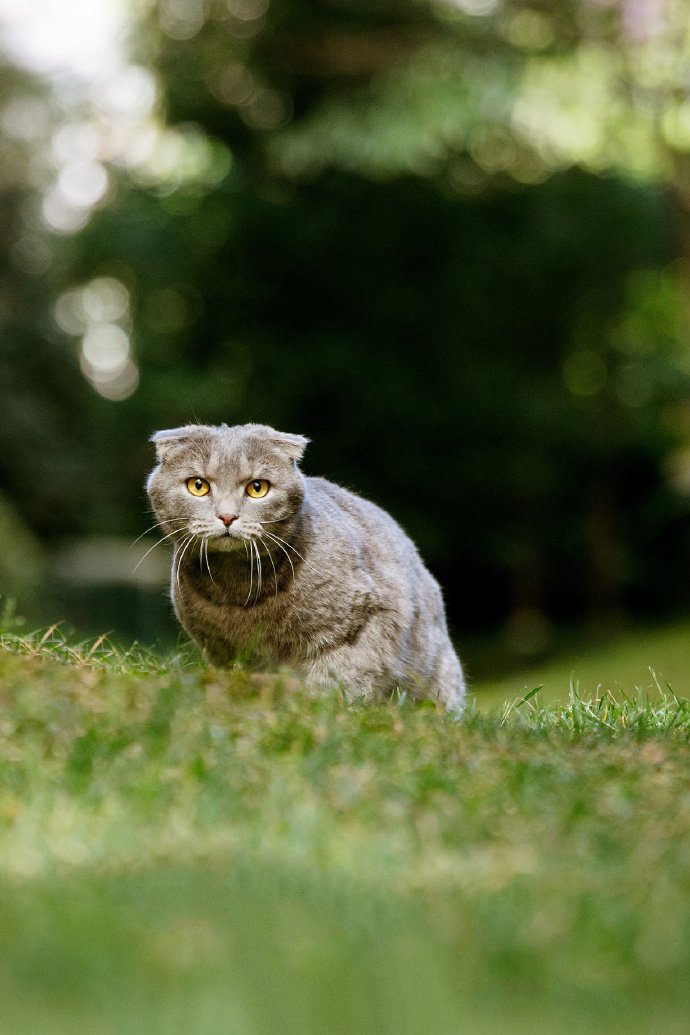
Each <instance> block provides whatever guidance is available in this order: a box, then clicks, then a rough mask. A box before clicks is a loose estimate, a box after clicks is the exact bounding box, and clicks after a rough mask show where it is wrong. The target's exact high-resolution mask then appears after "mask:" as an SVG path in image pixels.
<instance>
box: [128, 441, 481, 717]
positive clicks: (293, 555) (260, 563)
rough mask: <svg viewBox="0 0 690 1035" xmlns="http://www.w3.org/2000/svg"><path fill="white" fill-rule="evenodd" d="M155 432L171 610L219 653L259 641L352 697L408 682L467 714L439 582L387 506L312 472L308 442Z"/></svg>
mask: <svg viewBox="0 0 690 1035" xmlns="http://www.w3.org/2000/svg"><path fill="white" fill-rule="evenodd" d="M152 441H153V442H154V443H155V446H156V453H157V460H158V463H157V466H156V467H155V468H154V470H153V471H152V472H151V474H150V476H149V479H148V482H147V490H148V494H149V497H150V500H151V504H152V506H153V510H154V513H155V516H156V518H157V520H158V524H159V526H160V528H161V530H162V532H163V534H164V536H165V537H166V538H169V539H170V540H171V541H172V544H173V561H172V574H171V596H172V601H173V606H174V608H175V612H176V614H177V617H178V619H179V621H180V623H181V624H182V626H183V627H184V629H185V630H186V631H187V633H189V635H190V636H191V637H192V638H193V639H195V640H196V641H197V642H198V643H199V644H200V645H201V647H202V648H203V649H204V650H205V651H206V653H207V654H208V656H209V657H210V659H211V660H212V661H213V662H215V663H217V664H220V665H227V664H231V663H232V661H233V659H235V658H236V656H237V655H238V653H245V652H246V651H248V650H253V651H255V652H257V653H258V654H259V655H261V656H263V657H267V658H268V659H270V660H271V661H272V662H274V663H276V664H285V665H288V666H290V667H293V668H294V669H296V670H297V671H299V672H301V673H302V674H303V675H304V676H305V677H306V679H307V681H308V682H310V683H316V684H324V685H340V686H342V687H343V689H344V690H345V692H346V693H347V694H348V696H350V697H358V696H363V697H365V698H367V699H372V700H377V699H383V698H385V697H387V696H390V695H391V694H393V693H394V692H395V691H396V690H397V689H399V690H401V691H407V693H408V694H409V695H411V696H412V697H415V698H430V699H432V700H434V701H439V702H440V703H442V704H443V705H445V706H446V707H447V708H448V709H451V710H453V711H456V712H457V711H459V710H460V709H461V707H462V703H463V699H464V696H465V683H464V679H463V673H462V668H461V665H460V662H459V660H458V658H457V656H456V654H455V651H454V650H453V647H452V645H451V642H450V639H449V636H448V630H447V627H446V619H445V613H444V607H443V601H442V598H441V592H440V590H439V587H438V584H437V583H436V581H435V580H434V579H433V578H432V576H431V575H430V574H429V572H428V571H427V569H426V568H425V567H424V564H423V563H422V561H421V559H420V556H419V554H418V553H417V550H416V548H415V546H414V545H413V543H412V542H411V540H410V539H409V538H408V537H407V535H406V534H405V533H404V532H403V530H402V529H401V528H400V526H399V525H398V524H397V523H396V522H395V521H394V520H393V518H391V517H390V516H389V515H388V514H387V513H385V512H384V511H383V510H381V509H380V508H379V507H377V506H375V505H374V504H373V503H370V502H368V501H367V500H364V499H362V498H360V497H359V496H356V495H355V494H354V493H352V492H349V491H347V490H346V489H343V488H340V487H339V486H338V485H334V484H333V483H332V482H329V481H326V479H324V478H312V477H306V476H305V475H303V474H302V472H301V471H300V469H299V466H298V463H299V460H300V459H301V457H302V453H303V452H304V448H305V446H306V445H307V441H308V440H307V439H306V438H303V437H302V436H301V435H288V434H284V433H282V432H279V431H275V430H274V429H273V428H269V427H266V426H265V425H261V424H244V425H240V426H237V427H228V426H227V425H225V424H221V425H220V426H208V425H188V426H186V427H182V428H175V429H174V430H170V431H159V432H156V434H155V435H153V438H152Z"/></svg>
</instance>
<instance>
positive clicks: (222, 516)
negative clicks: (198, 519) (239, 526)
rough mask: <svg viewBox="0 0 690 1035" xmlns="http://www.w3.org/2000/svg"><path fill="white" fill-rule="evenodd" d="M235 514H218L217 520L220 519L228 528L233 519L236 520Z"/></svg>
mask: <svg viewBox="0 0 690 1035" xmlns="http://www.w3.org/2000/svg"><path fill="white" fill-rule="evenodd" d="M237 518H238V515H237V514H219V515H218V520H219V521H222V522H223V524H224V525H225V527H226V528H230V525H231V524H232V523H233V521H237Z"/></svg>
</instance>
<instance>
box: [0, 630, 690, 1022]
mask: <svg viewBox="0 0 690 1035" xmlns="http://www.w3.org/2000/svg"><path fill="white" fill-rule="evenodd" d="M619 654H620V656H621V667H623V666H624V661H623V649H622V647H620V648H619ZM535 685H536V684H535ZM533 689H534V687H530V689H529V691H527V692H525V693H523V694H522V696H521V698H520V697H517V696H516V695H515V694H514V693H513V694H512V696H511V698H510V700H509V703H508V704H506V705H505V707H504V708H502V709H500V710H495V711H493V712H492V711H491V710H482V709H480V708H479V707H477V706H476V705H473V706H471V707H470V709H469V710H468V714H467V717H466V719H465V720H464V721H463V722H462V723H457V722H454V721H453V720H451V719H449V718H448V717H446V716H445V715H444V714H442V713H441V712H439V711H437V710H436V709H435V708H433V707H412V706H410V705H409V704H406V703H405V702H398V703H397V704H393V705H390V706H387V707H364V706H360V705H356V704H355V705H346V704H344V703H343V701H342V700H341V699H340V698H339V696H338V695H337V694H333V695H321V696H318V697H317V696H312V695H309V694H308V693H306V692H305V691H304V690H303V689H300V688H299V687H295V685H294V681H293V680H291V679H290V678H289V677H288V676H287V675H283V676H281V675H270V674H265V673H264V674H260V673H252V672H250V671H241V670H240V671H235V672H232V673H228V672H221V671H218V670H214V669H208V668H206V667H204V666H203V665H202V664H201V663H200V661H199V659H198V658H197V657H196V656H195V655H194V654H193V653H192V652H188V651H183V652H180V653H178V654H177V655H171V656H168V657H166V658H164V659H160V658H157V657H155V656H154V655H150V654H148V653H147V652H145V651H141V650H139V649H132V650H130V651H120V650H117V649H115V648H113V647H112V646H110V645H109V644H108V643H107V642H106V641H103V640H102V641H96V642H94V643H91V644H82V645H74V644H71V643H68V642H66V641H65V639H64V638H62V637H61V636H60V635H59V634H58V633H57V632H56V631H55V630H49V631H48V632H46V633H42V634H35V635H27V636H22V635H18V634H17V633H16V632H6V633H4V634H3V635H2V637H0V1031H1V1032H2V1035H23V1033H25V1032H26V1033H28V1032H32V1033H33V1032H35V1031H40V1032H41V1035H53V1033H55V1035H76V1033H82V1032H84V1031H89V1032H93V1033H95V1035H111V1033H113V1035H114V1033H118V1035H119V1033H127V1035H130V1033H133V1035H137V1033H142V1035H144V1033H145V1035H149V1033H151V1035H157V1033H161V1035H164V1033H171V1035H172V1033H178V1032H184V1033H185V1035H187V1033H189V1035H197V1033H199V1035H202V1033H203V1035H216V1033H221V1032H222V1033H225V1032H232V1033H233V1035H234V1033H238V1035H264V1033H266V1035H269V1033H270V1035H273V1033H274V1032H275V1033H280V1035H282V1033H288V1035H291V1033H293V1032H294V1033H298V1032H299V1033H306V1035H310V1033H319V1035H321V1033H328V1035H330V1033H334V1035H340V1033H343V1035H345V1033H352V1032H357V1033H368V1032H372V1033H373V1032H377V1033H388V1032H391V1033H393V1032H395V1033H396V1035H397V1033H410V1035H413V1033H414V1035H416V1033H418V1032H420V1031H424V1032H428V1033H430V1035H437V1033H438V1035H455V1033H457V1032H472V1033H482V1032H487V1033H488V1032H492V1033H496V1032H498V1033H504V1032H505V1033H511V1035H512V1033H516V1035H519V1033H522V1032H532V1033H551V1032H553V1033H556V1032H561V1031H563V1030H569V1031H572V1032H580V1031H581V1032H591V1031H593V1030H605V1031H607V1032H614V1033H615V1032H620V1033H623V1032H625V1033H626V1035H627V1033H633V1035H635V1033H638V1032H640V1033H642V1032H645V1033H656V1032H659V1033H661V1032H663V1033H667V1032H670V1033H673V1032H677V1033H680V1032H684V1031H686V1030H687V1016H688V1012H687V1011H688V1007H689V1005H690V1004H689V1002H688V1000H689V999H690V995H689V994H688V974H689V972H690V766H689V765H688V761H689V757H688V756H689V749H688V736H689V733H690V705H689V704H688V702H687V701H686V700H685V699H684V698H683V697H682V696H680V694H679V695H678V696H676V694H674V693H673V692H672V691H671V690H670V689H668V688H666V687H665V686H664V685H663V683H661V682H660V683H659V687H657V686H655V685H654V686H652V688H651V689H650V690H643V691H639V692H636V691H635V690H634V689H626V690H625V696H623V695H622V694H621V693H614V692H613V691H612V690H609V689H608V688H604V687H602V688H601V689H600V690H599V691H598V692H596V693H594V694H589V693H583V692H582V691H580V692H579V693H578V692H575V691H570V692H569V691H568V690H567V684H566V685H564V687H563V690H564V693H563V700H562V701H561V702H553V701H549V700H545V699H544V698H543V696H542V695H541V694H540V693H532V690H533Z"/></svg>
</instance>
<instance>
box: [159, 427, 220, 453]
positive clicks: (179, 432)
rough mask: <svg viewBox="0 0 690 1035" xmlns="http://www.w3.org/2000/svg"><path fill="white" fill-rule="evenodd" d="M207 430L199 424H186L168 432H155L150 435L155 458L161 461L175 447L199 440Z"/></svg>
mask: <svg viewBox="0 0 690 1035" xmlns="http://www.w3.org/2000/svg"><path fill="white" fill-rule="evenodd" d="M206 431H207V429H206V428H204V427H203V426H202V425H200V424H187V425H185V427H183V428H170V429H169V430H168V431H156V432H155V433H154V434H153V435H151V439H150V441H151V442H153V444H154V445H155V447H156V456H157V458H158V459H159V460H163V459H164V458H165V457H166V455H167V454H168V453H169V452H170V451H171V450H172V449H174V448H176V447H177V446H181V445H183V444H184V443H185V442H189V441H191V440H192V439H195V438H199V437H200V436H201V435H203V434H204V432H206Z"/></svg>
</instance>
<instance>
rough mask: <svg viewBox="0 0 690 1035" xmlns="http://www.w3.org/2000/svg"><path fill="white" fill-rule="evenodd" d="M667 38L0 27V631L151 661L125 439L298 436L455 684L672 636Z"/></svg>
mask: <svg viewBox="0 0 690 1035" xmlns="http://www.w3.org/2000/svg"><path fill="white" fill-rule="evenodd" d="M689 39H690V37H689V34H688V21H687V8H686V6H685V3H684V0H569V2H559V0H550V2H540V0H526V2H522V0H431V2H429V0H426V2H425V0H366V2H364V0H362V2H357V0H289V2H288V0H157V2H154V0H91V2H90V3H89V4H88V5H84V4H81V3H79V2H78V0H0V47H1V48H2V75H1V76H0V219H1V221H2V224H1V225H2V234H1V235H0V338H1V340H0V593H1V594H2V598H3V599H2V601H0V603H3V602H4V605H5V607H6V608H12V607H14V608H15V609H16V611H17V613H18V614H21V615H23V616H25V617H26V619H27V620H28V621H30V622H32V623H39V622H43V623H53V622H57V621H60V622H63V623H64V624H65V627H66V628H68V629H70V628H71V629H75V630H77V631H78V632H80V633H81V632H83V633H84V634H92V633H93V634H98V633H102V632H105V631H111V632H112V633H113V634H114V635H115V637H116V638H119V639H122V640H128V641H129V640H132V639H135V638H136V639H138V640H140V641H142V642H144V643H160V644H165V643H168V642H171V641H172V640H173V639H174V638H175V636H176V630H175V625H174V622H173V621H172V620H171V616H170V608H169V605H168V603H167V600H166V594H165V582H166V578H167V574H166V573H167V566H168V558H167V556H166V555H165V553H164V551H165V547H164V546H160V547H157V548H155V549H153V550H152V551H151V552H150V553H148V555H147V556H146V557H144V555H145V554H147V551H148V550H149V548H150V547H151V546H153V544H154V543H155V542H156V536H155V533H154V532H153V531H149V532H147V529H149V527H150V526H151V524H152V520H153V519H152V517H151V516H150V514H149V512H148V507H147V501H146V497H145V493H144V490H143V483H144V480H145V477H146V474H147V471H148V470H149V469H150V467H151V466H152V459H153V457H152V449H151V447H150V445H149V444H148V438H149V436H150V435H151V433H152V432H153V431H154V430H156V429H160V428H165V427H171V426H176V425H179V424H183V423H186V422H188V421H194V420H199V421H202V422H209V423H210V422H220V421H226V422H227V423H239V422H244V421H258V422H265V423H270V424H273V425H275V426H277V427H279V428H281V429H283V430H285V431H290V432H300V433H303V434H306V435H308V436H309V437H310V438H311V439H312V445H311V446H310V447H309V449H308V451H307V454H306V457H305V462H304V470H305V471H306V473H311V474H323V475H325V476H327V477H329V478H331V479H333V480H335V481H338V482H341V483H343V484H345V485H346V486H348V487H350V488H353V489H355V490H357V491H359V492H361V493H363V494H364V495H366V496H368V497H370V498H372V499H373V500H375V501H376V502H378V503H380V504H381V505H383V506H384V507H386V508H388V509H389V510H390V511H391V512H392V513H393V514H394V515H395V516H396V517H397V518H398V520H399V521H400V522H401V523H402V524H403V526H404V527H405V528H406V529H407V531H408V532H409V533H410V534H411V535H412V536H413V538H414V539H415V540H416V542H417V543H418V544H419V547H420V549H421V551H422V554H423V556H424V557H425V558H426V560H427V561H428V563H429V566H430V567H431V568H432V570H433V571H434V572H435V574H436V575H437V576H438V578H439V579H440V581H441V583H442V585H443V587H444V591H445V596H446V600H447V605H448V610H449V616H450V621H451V624H452V626H453V629H454V631H455V633H456V636H457V641H458V644H459V646H460V650H461V653H463V654H464V655H465V656H467V654H468V652H469V655H470V660H471V667H473V669H474V671H475V672H477V673H479V674H480V675H481V673H482V672H483V671H484V669H483V666H487V667H488V668H489V669H492V670H494V671H495V670H496V669H497V667H498V666H500V665H505V666H508V667H509V666H510V665H512V664H517V663H518V662H519V661H520V659H525V658H531V659H533V658H538V657H541V656H544V655H546V654H548V652H549V651H550V650H552V649H554V644H556V643H557V642H558V636H559V630H560V629H562V628H564V627H568V628H569V627H574V626H579V627H582V628H589V629H595V630H599V631H600V632H601V633H602V635H608V634H609V633H610V631H611V630H616V629H618V628H621V627H622V626H624V625H625V623H628V622H630V621H633V622H635V621H640V620H646V621H649V620H654V621H656V622H660V623H662V622H665V621H673V620H675V619H677V617H678V616H682V615H683V614H688V613H689V612H690V578H689V573H690V340H689V328H690V80H689V79H688V67H690V65H689V62H690V42H689ZM138 536H142V538H141V539H139V540H138V541H137V542H136V543H135V540H137V537H138ZM142 558H144V559H143V560H142ZM140 561H141V563H139V562H140ZM11 601H14V604H12V603H10V602H11ZM482 643H484V644H488V645H489V647H488V649H486V648H482V647H481V644H482ZM464 644H467V646H466V647H464V646H463V645H464ZM473 644H474V645H475V646H473ZM473 652H474V653H473Z"/></svg>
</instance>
